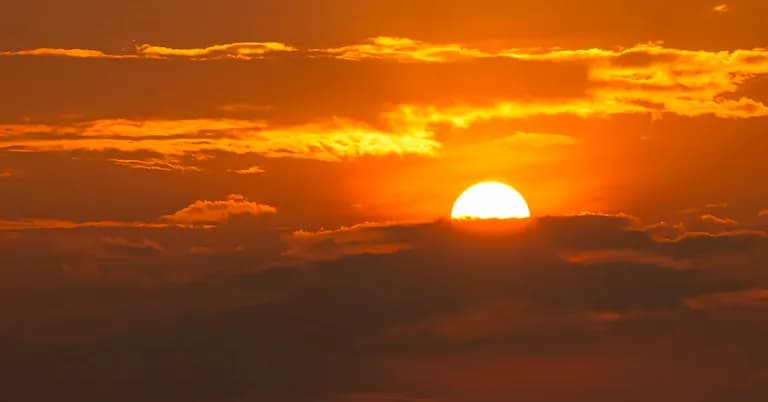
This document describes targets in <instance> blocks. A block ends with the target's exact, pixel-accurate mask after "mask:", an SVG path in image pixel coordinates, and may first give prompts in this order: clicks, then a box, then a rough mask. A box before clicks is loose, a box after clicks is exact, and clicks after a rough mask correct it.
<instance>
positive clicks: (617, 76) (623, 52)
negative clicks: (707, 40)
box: [325, 38, 768, 118]
mask: <svg viewBox="0 0 768 402" xmlns="http://www.w3.org/2000/svg"><path fill="white" fill-rule="evenodd" d="M325 52H326V53H327V54H329V55H332V56H334V57H338V58H341V59H345V60H362V59H380V60H395V61H400V62H403V61H409V62H450V61H453V60H455V59H456V58H487V57H497V58H511V59H515V60H523V61H526V60H528V61H544V62H553V63H558V62H571V63H579V64H583V65H585V66H586V67H587V68H588V70H589V79H590V81H591V82H592V90H591V93H590V95H589V96H588V97H587V98H586V99H581V100H577V101H575V102H566V103H560V104H556V105H549V106H551V107H554V108H555V109H556V111H554V112H549V113H547V112H544V111H540V110H538V109H540V108H539V107H536V106H534V107H530V106H528V107H527V106H526V105H525V104H515V103H509V102H506V103H505V102H501V103H499V105H498V106H497V107H495V109H497V110H496V114H502V113H501V112H500V111H499V110H498V109H507V113H506V114H507V115H511V114H512V112H510V111H509V110H510V109H513V110H516V111H517V113H516V114H526V112H528V113H529V114H562V113H569V114H576V115H582V116H584V115H610V114H621V113H647V114H653V115H655V116H661V115H663V113H673V114H678V115H681V116H699V115H705V114H712V115H715V116H718V117H724V118H746V117H756V116H766V115H768V107H766V106H765V105H764V104H763V103H762V102H759V101H757V100H754V99H751V98H747V97H732V96H729V94H732V93H735V92H736V91H737V90H738V89H739V88H741V86H742V85H743V84H744V83H745V82H746V81H747V80H748V79H749V78H751V77H753V76H755V75H760V74H768V49H764V48H756V49H737V50H732V51H710V50H685V49H675V48H668V47H665V46H663V45H661V44H657V43H649V44H639V45H636V46H633V47H629V48H620V49H601V48H591V49H502V50H496V51H483V50H480V49H472V48H469V47H465V46H461V45H455V44H451V45H443V44H431V43H427V42H421V41H415V40H410V39H405V38H374V39H372V41H371V43H368V44H361V45H352V46H346V47H342V48H338V49H326V50H325ZM485 114H493V112H491V111H485Z"/></svg>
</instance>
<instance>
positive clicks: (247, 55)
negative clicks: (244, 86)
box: [0, 42, 296, 61]
mask: <svg viewBox="0 0 768 402" xmlns="http://www.w3.org/2000/svg"><path fill="white" fill-rule="evenodd" d="M295 50H296V49H295V48H294V47H292V46H289V45H286V44H284V43H279V42H236V43H227V44H221V45H213V46H208V47H203V48H172V47H165V46H156V45H151V44H142V45H139V46H136V50H135V53H126V54H110V53H106V52H104V51H101V50H95V49H63V48H36V49H23V50H13V51H2V52H0V56H60V57H75V58H82V59H140V58H142V59H167V58H185V59H190V60H201V61H205V60H222V59H236V60H256V59H261V58H263V57H264V56H265V55H267V54H270V53H280V52H293V51H295Z"/></svg>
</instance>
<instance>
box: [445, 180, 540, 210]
mask: <svg viewBox="0 0 768 402" xmlns="http://www.w3.org/2000/svg"><path fill="white" fill-rule="evenodd" d="M530 216H531V212H530V210H529V209H528V204H527V203H526V202H525V199H524V198H523V196H522V195H520V193H518V192H517V191H516V190H515V189H514V188H512V187H510V186H508V185H506V184H504V183H499V182H495V181H489V182H482V183H478V184H475V185H473V186H471V187H470V188H468V189H466V190H465V191H464V192H463V193H462V194H461V195H460V196H459V198H458V199H456V202H455V203H454V204H453V210H452V211H451V219H524V218H529V217H530Z"/></svg>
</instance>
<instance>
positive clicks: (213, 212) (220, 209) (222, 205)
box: [163, 194, 277, 225]
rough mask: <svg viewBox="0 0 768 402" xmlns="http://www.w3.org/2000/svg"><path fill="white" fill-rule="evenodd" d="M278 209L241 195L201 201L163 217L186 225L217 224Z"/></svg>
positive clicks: (273, 211)
mask: <svg viewBox="0 0 768 402" xmlns="http://www.w3.org/2000/svg"><path fill="white" fill-rule="evenodd" d="M276 212H277V208H275V207H273V206H271V205H265V204H259V203H256V202H252V201H248V200H247V199H246V198H245V197H243V196H242V195H239V194H231V195H229V196H228V197H227V199H226V200H223V201H207V200H199V201H195V202H193V203H192V204H191V205H189V206H187V207H185V208H183V209H181V210H179V211H177V212H175V213H173V214H170V215H166V216H164V217H163V220H165V221H168V222H173V223H179V224H185V225H199V224H215V223H221V222H226V221H228V220H229V219H230V218H232V217H233V216H237V215H261V214H274V213H276Z"/></svg>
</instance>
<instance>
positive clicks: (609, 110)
mask: <svg viewBox="0 0 768 402" xmlns="http://www.w3.org/2000/svg"><path fill="white" fill-rule="evenodd" d="M726 8H727V7H726ZM286 52H297V53H300V54H301V55H302V56H304V57H308V58H311V57H317V56H327V57H335V58H339V59H342V60H349V61H359V60H382V61H387V60H389V61H395V62H413V63H448V62H455V61H459V60H465V59H479V58H495V59H501V60H503V59H512V60H517V61H522V62H525V61H532V62H548V63H562V62H567V63H574V64H577V65H583V66H584V67H586V68H587V70H588V75H589V81H590V90H589V92H588V93H587V94H586V96H584V97H583V98H580V99H574V100H565V101H560V102H549V103H545V102H540V103H537V102H533V103H531V102H519V103H518V102H509V101H508V102H504V101H499V102H497V103H495V104H494V105H491V106H488V105H483V106H477V105H465V106H464V109H470V110H476V112H475V113H473V114H477V115H485V116H495V117H496V118H515V117H516V116H517V117H519V116H530V115H554V114H574V115H578V116H605V115H613V114H626V113H635V114H636V113H642V114H651V115H653V116H656V117H661V116H663V115H664V114H665V113H670V114H676V115H680V116H700V115H714V116H717V117H721V118H748V117H758V116H767V115H768V107H767V106H766V105H765V104H764V103H762V102H761V101H759V100H756V99H752V98H750V97H748V96H743V95H735V94H736V93H738V92H739V90H740V89H742V88H743V86H744V84H745V83H746V82H747V81H748V80H749V79H750V78H752V77H755V76H758V75H764V74H768V49H765V48H754V49H734V50H723V51H713V50H696V49H678V48H671V47H666V46H664V45H663V44H661V43H645V44H638V45H635V46H632V47H627V48H614V49H610V48H583V49H578V48H577V49H562V48H543V49H542V48H501V49H492V50H484V49H479V48H474V47H471V46H468V45H462V44H456V43H448V44H441V43H429V42H424V41H419V40H415V39H410V38H399V37H385V36H381V37H374V38H372V39H371V40H370V41H369V42H367V43H362V44H352V45H347V46H342V47H339V48H329V49H315V50H311V51H304V52H302V51H300V50H298V49H296V48H294V47H292V46H289V45H286V44H284V43H280V42H238V43H231V44H221V45H214V46H210V47H201V48H172V47H165V46H156V45H150V44H144V45H140V46H138V47H137V48H136V52H135V53H134V54H108V53H105V52H103V51H100V50H88V49H53V48H40V49H30V50H18V51H6V52H0V55H5V56H19V55H46V56H57V55H58V56H69V57H80V58H148V59H157V58H185V59H191V60H219V59H237V60H254V59H260V58H263V57H264V56H265V55H267V54H271V53H286ZM443 113H444V114H445V113H450V111H443ZM461 118H462V117H461V116H456V118H455V119H456V120H460V119H461Z"/></svg>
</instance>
